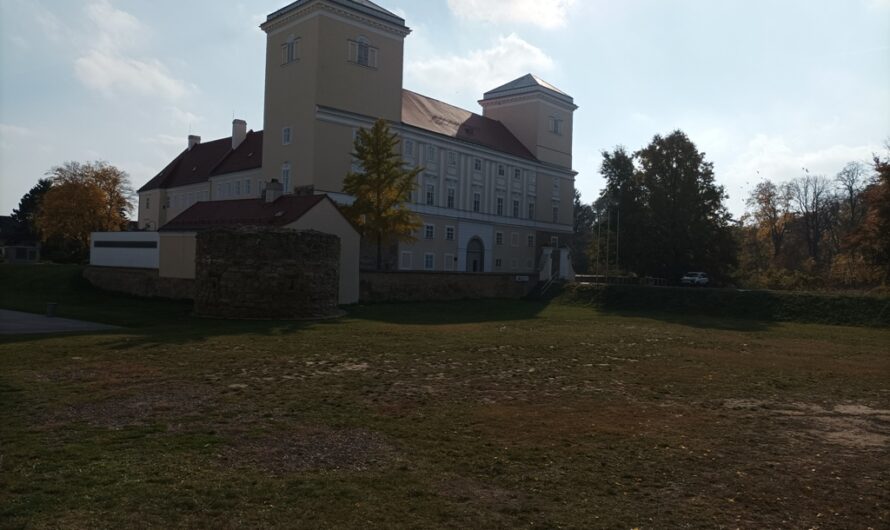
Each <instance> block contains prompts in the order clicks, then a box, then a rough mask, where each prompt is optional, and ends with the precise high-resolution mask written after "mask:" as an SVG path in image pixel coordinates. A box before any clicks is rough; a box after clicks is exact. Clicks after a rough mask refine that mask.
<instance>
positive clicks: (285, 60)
mask: <svg viewBox="0 0 890 530" xmlns="http://www.w3.org/2000/svg"><path fill="white" fill-rule="evenodd" d="M299 44H300V39H297V38H295V37H291V38H289V39H288V40H287V42H285V43H284V44H282V45H281V66H287V65H289V64H293V63H295V62H297V61H298V60H299V59H300V58H299V55H298V51H299Z"/></svg>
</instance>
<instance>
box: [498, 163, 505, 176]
mask: <svg viewBox="0 0 890 530" xmlns="http://www.w3.org/2000/svg"><path fill="white" fill-rule="evenodd" d="M506 174H507V168H505V167H504V164H498V176H500V177H503V176H504V175H506Z"/></svg>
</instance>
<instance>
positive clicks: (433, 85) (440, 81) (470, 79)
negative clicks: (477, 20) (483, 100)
mask: <svg viewBox="0 0 890 530" xmlns="http://www.w3.org/2000/svg"><path fill="white" fill-rule="evenodd" d="M552 69H553V59H551V58H550V57H549V56H548V55H547V54H546V53H544V51H543V50H541V49H540V48H537V47H535V46H534V45H532V44H529V43H528V42H526V41H524V40H522V39H521V38H520V37H519V36H518V35H516V34H515V33H513V34H510V35H508V36H506V37H504V36H501V37H499V38H498V40H497V42H496V43H494V45H493V46H492V47H491V48H488V49H484V50H474V51H471V52H470V53H468V54H467V55H464V56H458V55H449V56H443V57H432V58H430V59H428V60H421V61H414V62H411V63H409V64H408V68H407V70H408V76H409V78H410V80H411V81H412V82H413V83H416V84H418V85H421V87H419V88H422V89H423V90H424V92H425V93H428V94H429V95H432V96H436V97H440V98H442V99H448V98H453V97H454V96H455V95H466V96H469V97H471V98H477V99H478V98H479V97H481V96H482V94H483V93H484V92H486V91H488V90H491V89H493V88H496V87H498V86H500V85H502V84H504V83H507V82H509V81H512V80H513V79H515V78H517V77H520V76H522V75H525V74H527V73H530V72H534V73H541V72H547V71H550V70H552Z"/></svg>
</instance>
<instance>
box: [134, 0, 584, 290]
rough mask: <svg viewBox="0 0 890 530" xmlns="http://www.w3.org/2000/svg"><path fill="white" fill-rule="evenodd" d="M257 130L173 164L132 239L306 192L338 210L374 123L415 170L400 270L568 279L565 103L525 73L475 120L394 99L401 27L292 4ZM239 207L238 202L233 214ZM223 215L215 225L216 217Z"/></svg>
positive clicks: (324, 5)
mask: <svg viewBox="0 0 890 530" xmlns="http://www.w3.org/2000/svg"><path fill="white" fill-rule="evenodd" d="M262 29H263V30H264V31H265V32H266V34H267V47H266V49H267V52H266V57H265V59H264V60H265V72H266V74H265V79H266V91H265V124H264V130H263V131H251V130H248V128H247V124H246V123H245V122H244V121H242V120H234V122H233V125H232V135H231V137H229V138H223V139H218V140H214V141H211V142H206V143H201V138H200V137H198V136H189V138H188V144H187V148H186V150H185V151H183V152H182V153H181V154H180V155H179V156H177V157H176V158H175V159H174V160H173V161H171V162H170V163H169V164H168V165H167V167H165V168H164V169H163V170H162V171H161V172H160V173H158V175H157V176H156V177H155V178H153V179H152V180H151V181H150V182H148V183H147V184H146V185H145V186H143V187H142V188H141V189H140V190H139V214H138V222H139V228H140V229H143V230H161V229H163V230H168V228H167V225H168V224H170V223H174V224H175V223H181V222H182V220H180V219H178V216H180V215H181V214H183V212H186V211H187V210H189V209H190V208H193V207H194V205H196V204H197V203H201V202H212V203H216V205H215V206H203V207H201V209H200V211H201V212H205V213H207V212H210V211H211V210H212V209H213V208H219V209H220V211H221V212H230V211H231V208H232V206H231V205H227V204H225V203H228V202H231V201H238V200H245V199H248V198H254V199H257V198H260V197H262V195H263V192H264V190H265V188H266V187H267V186H268V183H269V182H271V181H272V180H273V179H275V180H277V181H278V182H280V183H281V184H282V185H283V186H284V194H285V195H286V196H289V195H292V194H293V193H295V190H297V189H312V190H314V192H315V193H318V194H320V195H321V194H324V195H328V196H330V197H331V198H332V199H333V200H335V201H337V202H338V203H341V204H349V203H351V201H352V200H353V199H352V197H349V196H347V195H345V194H344V193H343V179H344V177H345V176H346V174H347V173H348V172H349V171H351V170H358V169H360V168H359V167H358V165H357V162H356V161H355V160H354V159H353V158H352V155H351V153H352V151H353V143H354V139H355V135H356V132H357V131H358V130H359V129H360V128H369V127H370V126H371V125H372V124H373V122H374V120H375V119H378V118H383V119H385V120H387V121H388V122H389V124H390V127H391V128H392V130H393V131H394V132H396V133H397V134H398V135H399V136H400V138H401V151H402V153H401V154H402V156H403V157H404V159H405V160H406V162H407V163H408V164H410V165H412V166H418V167H423V168H424V171H423V173H421V174H420V175H419V176H418V179H417V191H416V193H415V194H414V196H413V197H412V200H411V204H410V207H411V209H412V210H413V211H414V212H415V213H417V214H418V215H419V216H421V218H422V221H423V223H422V226H421V227H420V230H419V231H418V233H417V234H416V240H415V241H413V242H401V243H399V245H398V248H397V249H396V255H395V256H394V261H395V264H394V265H395V267H396V268H398V269H400V270H422V271H444V272H471V273H472V272H475V273H480V272H486V273H487V272H501V273H511V274H529V273H537V272H542V273H546V276H547V277H549V275H550V274H551V271H552V272H554V273H556V274H557V275H562V276H564V275H566V274H569V273H570V271H569V270H568V269H569V267H568V264H569V263H570V260H569V256H568V249H567V243H568V242H569V239H570V238H571V236H572V232H573V227H572V221H573V213H572V211H573V197H574V189H575V182H574V181H575V176H576V172H575V171H573V170H572V132H573V113H574V111H575V110H576V109H577V107H576V105H575V104H574V100H573V98H572V97H571V96H569V95H568V94H566V93H564V92H562V91H561V90H559V89H557V88H556V87H554V86H553V85H551V84H549V83H547V82H545V81H543V80H541V79H539V78H537V77H535V76H533V75H531V74H529V75H525V76H522V77H520V78H518V79H515V80H513V81H510V82H509V83H506V84H504V85H503V86H500V87H498V88H495V89H493V90H491V91H489V92H487V93H485V94H484V95H483V98H482V100H481V101H480V104H481V106H482V113H481V114H477V113H474V112H471V111H468V110H464V109H461V108H458V107H455V106H453V105H450V104H448V103H444V102H441V101H438V100H435V99H433V98H430V97H427V96H423V95H421V94H417V93H415V92H412V91H409V90H405V89H404V88H403V86H402V77H403V62H404V42H405V38H406V37H407V36H408V35H409V33H410V32H411V30H410V29H409V28H408V27H407V26H406V25H405V21H404V20H403V19H402V18H401V17H399V16H397V15H395V14H393V13H392V12H390V11H388V10H386V9H384V8H382V7H380V6H378V5H376V4H374V3H373V2H370V1H368V0H298V1H295V2H292V3H291V4H289V5H287V6H286V7H284V8H282V9H280V10H278V11H276V12H274V13H272V14H270V15H269V16H268V17H267V19H266V21H265V23H264V24H263V25H262ZM245 204H247V203H245ZM220 215H223V214H220Z"/></svg>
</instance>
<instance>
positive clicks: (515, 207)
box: [513, 199, 519, 217]
mask: <svg viewBox="0 0 890 530" xmlns="http://www.w3.org/2000/svg"><path fill="white" fill-rule="evenodd" d="M513 217H519V201H518V200H515V199H514V200H513Z"/></svg>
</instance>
